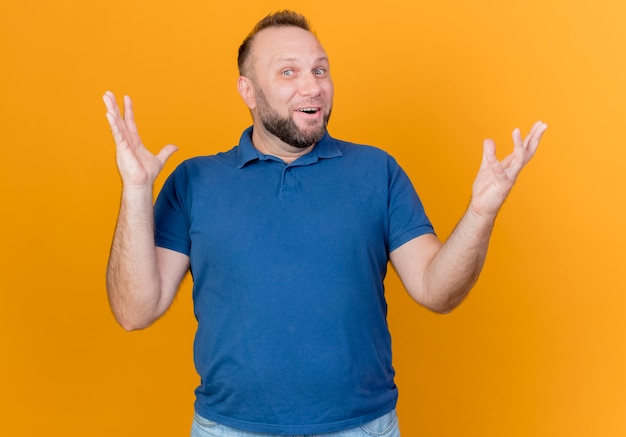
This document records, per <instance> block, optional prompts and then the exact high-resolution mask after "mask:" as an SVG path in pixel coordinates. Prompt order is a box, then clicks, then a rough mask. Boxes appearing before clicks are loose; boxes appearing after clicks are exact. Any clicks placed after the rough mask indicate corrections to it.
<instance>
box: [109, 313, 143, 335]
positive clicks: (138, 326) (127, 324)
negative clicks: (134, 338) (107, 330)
mask: <svg viewBox="0 0 626 437" xmlns="http://www.w3.org/2000/svg"><path fill="white" fill-rule="evenodd" d="M114 315H115V320H117V323H118V324H119V325H120V326H121V327H122V328H124V330H125V331H127V332H131V331H141V330H142V329H146V328H147V327H149V326H150V325H152V323H153V321H152V320H150V321H148V320H142V319H140V318H138V317H134V318H133V317H127V316H126V317H121V316H119V315H117V314H114Z"/></svg>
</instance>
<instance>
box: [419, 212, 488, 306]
mask: <svg viewBox="0 0 626 437" xmlns="http://www.w3.org/2000/svg"><path fill="white" fill-rule="evenodd" d="M494 221H495V216H486V217H484V216H480V215H478V214H476V213H475V212H474V210H473V209H472V208H471V207H470V208H468V210H467V211H466V213H465V214H464V215H463V217H462V218H461V220H460V221H459V223H458V224H457V226H456V228H455V229H454V231H453V232H452V234H451V235H450V237H449V238H448V239H447V241H446V242H445V243H444V245H443V246H442V247H441V250H439V251H438V252H437V254H436V255H435V256H434V258H433V259H432V261H431V262H430V264H429V265H428V267H427V269H426V271H425V273H424V278H423V281H424V283H423V287H424V290H426V293H427V296H428V301H429V302H430V305H429V306H430V307H431V308H432V309H434V310H435V311H438V312H442V313H447V312H449V311H451V310H452V309H454V308H455V307H456V306H458V305H459V304H460V303H461V302H462V301H463V299H464V298H465V296H467V294H468V293H469V291H470V290H471V288H472V287H473V286H474V284H475V283H476V281H477V279H478V276H479V275H480V272H481V270H482V268H483V265H484V262H485V258H486V256H487V249H488V246H489V240H490V238H491V233H492V230H493V225H494Z"/></svg>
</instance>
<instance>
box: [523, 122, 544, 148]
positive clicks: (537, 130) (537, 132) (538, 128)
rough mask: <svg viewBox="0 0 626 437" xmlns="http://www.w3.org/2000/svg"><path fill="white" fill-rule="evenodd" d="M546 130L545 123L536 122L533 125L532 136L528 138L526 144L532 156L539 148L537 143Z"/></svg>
mask: <svg viewBox="0 0 626 437" xmlns="http://www.w3.org/2000/svg"><path fill="white" fill-rule="evenodd" d="M547 128H548V125H547V124H545V123H542V122H537V123H536V124H535V126H534V130H533V131H532V134H531V135H529V137H528V144H527V148H528V150H529V151H530V152H531V153H532V154H535V152H536V151H537V148H538V147H539V142H540V141H541V138H542V137H543V133H544V132H545V131H546V129H547Z"/></svg>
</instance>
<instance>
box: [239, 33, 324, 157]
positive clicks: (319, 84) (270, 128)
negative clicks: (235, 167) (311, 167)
mask: <svg viewBox="0 0 626 437" xmlns="http://www.w3.org/2000/svg"><path fill="white" fill-rule="evenodd" d="M245 72H246V75H245V76H241V77H240V78H239V83H238V85H239V91H240V93H241V95H242V97H243V98H244V101H245V102H246V104H247V105H248V107H249V108H250V111H251V113H252V118H253V121H254V125H255V128H254V132H253V142H254V144H255V146H257V147H258V148H259V149H261V150H262V151H264V150H263V149H264V148H265V149H267V148H269V149H270V150H269V151H270V153H271V147H270V146H278V147H279V148H281V149H283V150H285V151H289V152H296V153H297V152H298V151H308V149H310V148H312V147H313V146H314V145H315V143H317V141H319V140H320V139H321V138H322V137H323V136H324V133H325V132H326V124H327V123H328V119H329V117H330V113H331V109H332V100H333V92H334V90H333V82H332V79H331V77H330V72H329V65H328V58H327V56H326V52H325V51H324V49H323V48H322V46H321V44H320V43H319V41H318V40H317V38H316V37H315V35H313V34H312V33H311V32H308V31H306V30H304V29H300V28H298V27H293V26H279V27H270V28H267V29H263V30H262V31H260V32H259V33H258V34H256V35H255V37H254V40H253V42H252V46H251V50H250V57H249V59H248V60H247V65H246V68H245ZM255 140H256V142H255ZM257 142H258V143H260V144H257Z"/></svg>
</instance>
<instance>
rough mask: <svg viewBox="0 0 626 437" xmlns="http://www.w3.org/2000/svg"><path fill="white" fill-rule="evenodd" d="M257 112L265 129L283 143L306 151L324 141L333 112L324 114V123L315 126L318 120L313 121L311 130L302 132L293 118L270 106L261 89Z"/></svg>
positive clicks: (258, 96)
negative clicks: (284, 115)
mask: <svg viewBox="0 0 626 437" xmlns="http://www.w3.org/2000/svg"><path fill="white" fill-rule="evenodd" d="M257 110H258V115H259V120H260V121H261V124H263V127H264V128H265V129H266V130H267V131H268V132H270V133H271V134H273V135H275V136H276V137H278V139H280V140H281V141H282V142H284V143H286V144H289V145H290V146H292V147H295V148H297V149H306V148H307V147H310V146H312V145H313V144H315V143H317V142H318V141H319V140H321V139H322V137H323V136H324V134H325V133H326V125H327V124H328V120H329V119H330V113H331V110H329V111H328V113H325V114H324V118H323V120H324V123H323V124H322V125H318V126H315V124H316V123H318V122H317V120H311V121H310V123H311V127H312V128H311V129H309V130H306V131H304V130H302V129H300V128H299V127H298V125H296V123H295V121H294V120H293V118H292V117H290V116H287V117H281V115H280V114H279V113H278V112H277V111H276V110H275V109H274V108H273V107H272V106H271V105H270V103H269V102H268V101H267V98H266V97H265V94H264V93H263V91H262V90H261V89H259V90H258V92H257Z"/></svg>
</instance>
